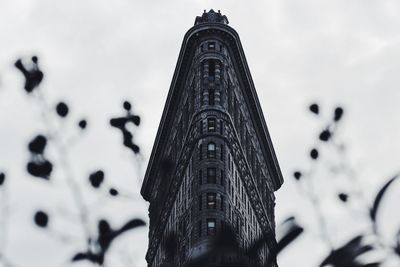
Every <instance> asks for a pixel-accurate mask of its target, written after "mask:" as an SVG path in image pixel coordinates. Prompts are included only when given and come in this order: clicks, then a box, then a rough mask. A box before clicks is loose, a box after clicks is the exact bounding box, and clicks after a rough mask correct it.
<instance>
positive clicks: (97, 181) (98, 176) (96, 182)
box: [89, 170, 104, 188]
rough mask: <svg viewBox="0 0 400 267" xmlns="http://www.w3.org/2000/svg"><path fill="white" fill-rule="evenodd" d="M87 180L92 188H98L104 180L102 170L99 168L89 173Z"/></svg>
mask: <svg viewBox="0 0 400 267" xmlns="http://www.w3.org/2000/svg"><path fill="white" fill-rule="evenodd" d="M89 181H90V183H91V184H92V186H93V187H94V188H99V187H100V185H101V183H102V182H103V181H104V172H103V171H101V170H99V171H96V172H94V173H92V174H90V176H89Z"/></svg>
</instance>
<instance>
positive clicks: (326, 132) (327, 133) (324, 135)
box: [319, 129, 332, 142]
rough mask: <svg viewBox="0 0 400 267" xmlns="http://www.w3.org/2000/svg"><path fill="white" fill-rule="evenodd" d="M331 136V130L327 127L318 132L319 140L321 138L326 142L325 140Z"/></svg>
mask: <svg viewBox="0 0 400 267" xmlns="http://www.w3.org/2000/svg"><path fill="white" fill-rule="evenodd" d="M331 136H332V133H331V131H329V129H325V130H323V131H322V132H321V133H320V135H319V140H321V141H323V142H327V141H329V139H330V138H331Z"/></svg>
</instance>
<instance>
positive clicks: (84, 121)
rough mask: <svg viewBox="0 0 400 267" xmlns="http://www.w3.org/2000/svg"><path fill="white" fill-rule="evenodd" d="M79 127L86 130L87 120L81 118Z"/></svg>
mask: <svg viewBox="0 0 400 267" xmlns="http://www.w3.org/2000/svg"><path fill="white" fill-rule="evenodd" d="M78 126H79V128H81V129H82V130H84V129H85V128H86V126H87V121H86V120H80V121H79V123H78Z"/></svg>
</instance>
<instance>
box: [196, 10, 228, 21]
mask: <svg viewBox="0 0 400 267" xmlns="http://www.w3.org/2000/svg"><path fill="white" fill-rule="evenodd" d="M210 22H211V23H222V24H229V21H228V18H227V17H226V16H225V15H222V14H221V11H219V10H218V13H217V12H215V11H214V10H212V9H211V10H210V11H208V12H206V10H204V12H203V14H202V15H201V16H197V17H196V20H195V21H194V25H197V24H201V23H210Z"/></svg>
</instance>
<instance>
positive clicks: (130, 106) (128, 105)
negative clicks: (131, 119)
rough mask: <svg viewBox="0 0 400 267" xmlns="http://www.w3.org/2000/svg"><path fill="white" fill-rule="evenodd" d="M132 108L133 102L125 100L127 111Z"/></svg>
mask: <svg viewBox="0 0 400 267" xmlns="http://www.w3.org/2000/svg"><path fill="white" fill-rule="evenodd" d="M131 108H132V105H131V103H129V101H125V102H124V109H125V110H126V111H130V110H131Z"/></svg>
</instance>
